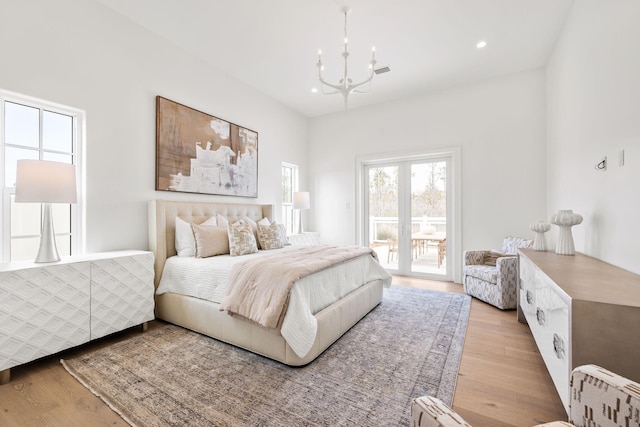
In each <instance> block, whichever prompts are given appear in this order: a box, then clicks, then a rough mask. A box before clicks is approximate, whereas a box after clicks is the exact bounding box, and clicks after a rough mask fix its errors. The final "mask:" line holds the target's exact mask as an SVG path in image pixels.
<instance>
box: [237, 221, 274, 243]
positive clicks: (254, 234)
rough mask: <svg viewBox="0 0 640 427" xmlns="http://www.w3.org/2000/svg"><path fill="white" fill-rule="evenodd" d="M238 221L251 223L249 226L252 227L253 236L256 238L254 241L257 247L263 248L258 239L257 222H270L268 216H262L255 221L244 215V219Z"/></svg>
mask: <svg viewBox="0 0 640 427" xmlns="http://www.w3.org/2000/svg"><path fill="white" fill-rule="evenodd" d="M240 221H243V222H246V223H249V224H251V228H252V229H253V237H255V238H256V242H257V244H258V249H264V248H262V247H261V246H260V245H261V243H260V239H259V238H258V237H259V236H258V224H262V225H269V224H271V222H270V221H269V218H262V219H261V220H260V221H258V222H255V221H254V220H252V219H251V218H249V217H247V216H245V217H244V219H241V220H240Z"/></svg>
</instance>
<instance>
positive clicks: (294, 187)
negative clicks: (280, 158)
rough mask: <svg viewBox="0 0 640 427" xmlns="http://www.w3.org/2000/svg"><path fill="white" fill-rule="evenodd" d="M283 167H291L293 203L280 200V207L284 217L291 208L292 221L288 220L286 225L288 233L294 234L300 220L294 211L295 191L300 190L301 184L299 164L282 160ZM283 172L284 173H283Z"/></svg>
mask: <svg viewBox="0 0 640 427" xmlns="http://www.w3.org/2000/svg"><path fill="white" fill-rule="evenodd" d="M282 168H289V169H291V180H292V181H293V182H292V183H291V203H285V202H284V200H281V201H280V209H281V212H282V217H283V218H284V212H285V211H286V210H290V211H291V222H288V223H286V224H284V225H285V227H286V228H287V234H294V233H295V231H294V230H297V229H298V221H300V219H299V217H298V216H297V215H295V212H294V211H293V193H295V192H296V191H298V185H299V182H298V181H299V180H298V177H299V171H298V165H296V164H293V163H287V162H282ZM281 174H282V173H281Z"/></svg>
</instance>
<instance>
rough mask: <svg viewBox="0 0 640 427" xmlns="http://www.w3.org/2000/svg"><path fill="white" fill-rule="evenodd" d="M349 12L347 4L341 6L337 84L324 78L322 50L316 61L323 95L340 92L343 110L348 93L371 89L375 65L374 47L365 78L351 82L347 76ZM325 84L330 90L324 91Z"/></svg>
mask: <svg viewBox="0 0 640 427" xmlns="http://www.w3.org/2000/svg"><path fill="white" fill-rule="evenodd" d="M349 12H351V9H350V8H349V7H347V6H345V7H343V8H342V13H344V51H343V52H342V58H343V59H344V75H343V77H342V78H341V79H340V80H339V81H338V83H337V84H333V83H329V82H327V81H326V80H325V79H324V75H323V71H324V65H323V64H322V50H319V51H318V63H317V64H316V66H317V67H318V78H319V79H320V83H321V85H320V90H321V92H322V93H323V94H324V95H334V94H337V93H340V94H342V97H343V98H344V110H345V112H346V111H347V106H348V101H349V95H350V94H352V93H368V92H369V91H370V90H371V80H372V79H373V75H374V73H375V69H374V67H375V65H376V48H375V47H372V48H371V61H369V76H368V77H367V79H366V80H363V81H361V82H360V83H353V80H352V79H350V78H349V76H348V69H347V68H348V64H347V60H348V59H349V39H348V37H347V15H348V14H349ZM367 83H368V87H366V89H365V88H362V86H364V85H366V84H367ZM325 86H327V87H329V88H331V89H333V90H332V91H328V92H327V91H325Z"/></svg>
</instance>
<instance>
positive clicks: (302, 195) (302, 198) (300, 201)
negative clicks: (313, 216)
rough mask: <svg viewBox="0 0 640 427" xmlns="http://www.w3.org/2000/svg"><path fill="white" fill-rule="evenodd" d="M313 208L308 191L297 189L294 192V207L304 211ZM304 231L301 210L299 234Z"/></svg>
mask: <svg viewBox="0 0 640 427" xmlns="http://www.w3.org/2000/svg"><path fill="white" fill-rule="evenodd" d="M309 208H311V202H310V200H309V192H308V191H297V192H295V193H293V209H298V210H300V211H302V210H303V209H309ZM302 233H304V230H303V228H302V212H300V221H299V222H298V234H302Z"/></svg>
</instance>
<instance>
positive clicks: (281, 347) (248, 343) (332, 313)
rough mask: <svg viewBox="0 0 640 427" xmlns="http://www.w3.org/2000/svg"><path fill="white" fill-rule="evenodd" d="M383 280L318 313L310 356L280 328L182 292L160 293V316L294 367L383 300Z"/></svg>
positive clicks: (320, 351)
mask: <svg viewBox="0 0 640 427" xmlns="http://www.w3.org/2000/svg"><path fill="white" fill-rule="evenodd" d="M382 288H383V284H382V281H380V280H376V281H373V282H370V283H367V284H366V285H364V286H362V287H360V288H358V289H356V290H354V291H353V292H351V293H350V294H348V295H347V296H346V297H344V298H342V299H341V300H339V301H337V302H335V303H334V304H332V305H330V306H329V307H327V308H325V309H323V310H321V311H319V312H318V313H316V314H315V317H316V318H317V319H318V333H317V335H316V340H315V342H314V343H313V347H311V350H310V351H309V353H307V355H305V356H304V357H302V358H301V357H299V356H298V355H297V354H296V353H295V352H294V351H293V350H292V349H291V347H289V345H288V344H287V343H286V342H285V340H284V338H283V337H282V335H280V334H279V333H278V332H277V331H273V330H269V329H265V328H263V327H260V326H258V325H255V324H252V323H249V322H246V321H243V320H242V319H237V318H233V317H231V316H229V315H228V314H227V313H226V312H224V311H220V305H219V304H217V303H213V302H209V301H206V300H202V299H198V298H193V297H188V296H183V295H178V294H162V295H157V296H156V317H158V318H159V319H163V320H166V321H167V322H170V323H174V324H176V325H179V326H183V327H185V328H188V329H191V330H193V331H196V332H200V333H202V334H204V335H207V336H210V337H212V338H215V339H218V340H221V341H224V342H226V343H229V344H233V345H235V346H237V347H241V348H244V349H246V350H249V351H252V352H254V353H257V354H260V355H262V356H266V357H268V358H270V359H274V360H277V361H279V362H282V363H284V364H286V365H290V366H303V365H306V364H308V363H310V362H311V361H313V359H315V358H316V357H318V356H319V355H320V354H321V353H322V352H323V351H324V350H326V349H327V348H328V347H329V346H330V345H331V344H333V343H334V342H335V341H336V340H337V339H338V338H340V337H341V336H342V335H343V334H344V333H345V332H346V331H348V330H349V329H350V328H351V327H352V326H353V325H355V324H356V323H358V321H359V320H360V319H362V318H363V317H364V316H365V315H366V314H367V313H369V312H370V311H371V310H372V309H373V308H375V307H376V306H377V305H378V304H379V303H380V301H382Z"/></svg>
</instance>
